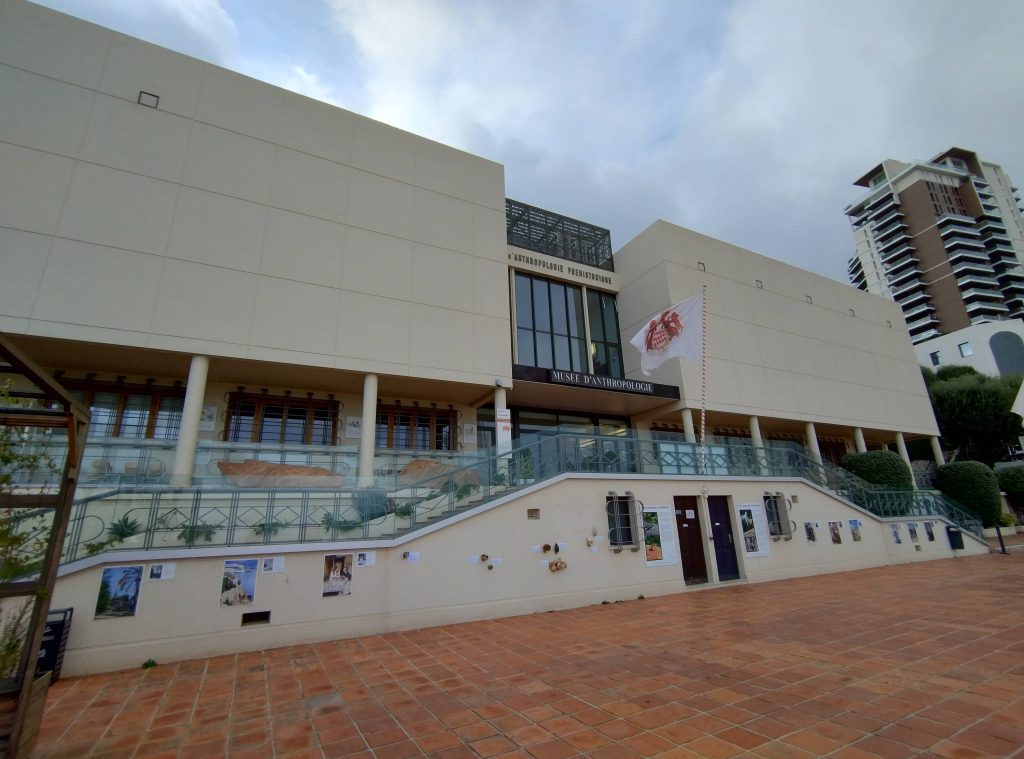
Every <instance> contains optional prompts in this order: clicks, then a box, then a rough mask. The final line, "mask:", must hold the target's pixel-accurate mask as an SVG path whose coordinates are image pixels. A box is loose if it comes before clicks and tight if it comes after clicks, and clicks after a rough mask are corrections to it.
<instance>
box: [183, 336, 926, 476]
mask: <svg viewBox="0 0 1024 759" xmlns="http://www.w3.org/2000/svg"><path fill="white" fill-rule="evenodd" d="M209 369H210V360H209V359H208V358H207V357H206V356H193V357H192V363H191V364H190V366H189V371H188V384H187V385H186V387H185V402H184V404H183V407H182V412H181V428H180V432H179V434H178V444H177V447H176V448H175V451H174V464H173V466H172V468H171V484H172V485H178V486H186V485H190V484H191V483H192V475H193V469H194V466H195V458H196V446H197V444H198V442H199V421H200V417H201V415H202V410H203V399H204V398H205V396H206V378H207V375H208V374H209ZM494 415H495V437H496V440H495V443H496V447H497V450H498V453H505V452H508V451H509V450H511V448H512V429H511V424H509V423H508V421H507V420H508V400H507V396H506V392H505V388H504V387H501V386H499V387H497V388H496V389H495V391H494ZM376 417H377V375H376V374H367V375H365V376H364V377H363V405H362V420H361V426H360V439H359V473H358V485H359V487H367V486H369V485H372V484H373V480H374V474H373V458H374V454H375V447H376V438H375V434H376V426H377V418H376ZM682 417H683V435H684V436H685V438H686V441H687V442H689V443H696V442H697V434H696V430H695V429H694V426H693V412H692V411H691V409H683V411H682ZM804 434H805V438H806V440H805V443H806V446H807V449H808V450H809V451H810V453H811V456H812V457H813V458H814V460H815V461H817V462H818V463H819V464H820V463H822V458H821V449H820V447H819V446H818V434H817V432H816V430H815V428H814V422H807V424H806V426H805V429H804ZM750 438H751V441H752V442H753V444H754V446H755V447H757V448H761V447H763V446H764V440H763V438H762V437H761V423H760V420H759V419H758V417H756V416H751V417H750ZM853 439H854V444H855V445H856V448H857V452H858V453H864V452H865V451H867V449H868V448H867V443H866V441H865V440H864V431H863V430H862V429H861V428H860V427H855V428H854V430H853ZM931 446H932V455H933V456H934V457H935V463H936V464H938V465H940V466H941V465H942V464H944V463H945V460H944V458H943V455H942V447H941V446H940V445H939V439H938V438H937V437H932V438H931ZM896 450H897V451H898V452H899V455H900V457H901V458H902V459H903V460H904V461H906V462H907V466H910V454H909V453H908V452H907V444H906V441H905V440H904V438H903V433H902V432H897V433H896Z"/></svg>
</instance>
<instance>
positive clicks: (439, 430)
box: [373, 404, 458, 451]
mask: <svg viewBox="0 0 1024 759" xmlns="http://www.w3.org/2000/svg"><path fill="white" fill-rule="evenodd" d="M401 417H408V419H409V421H408V425H407V430H406V432H405V433H403V432H402V430H403V428H405V427H406V425H404V424H402V423H401V422H400V418H401ZM423 421H425V422H426V425H425V426H423V425H421V422H423ZM457 423H458V417H457V413H456V411H455V409H451V408H436V407H433V406H384V405H382V404H378V406H377V414H376V417H375V421H374V433H373V434H374V446H375V447H376V448H377V449H382V448H384V449H389V450H412V451H454V450H457V449H458V439H457V438H458V430H457ZM445 427H447V431H448V432H447V437H446V436H445ZM382 433H383V434H382ZM424 441H425V442H426V445H420V444H419V443H422V442H424Z"/></svg>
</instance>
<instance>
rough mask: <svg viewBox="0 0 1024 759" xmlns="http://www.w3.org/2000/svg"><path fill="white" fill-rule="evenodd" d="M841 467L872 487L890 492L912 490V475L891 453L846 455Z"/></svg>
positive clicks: (895, 454) (896, 454)
mask: <svg viewBox="0 0 1024 759" xmlns="http://www.w3.org/2000/svg"><path fill="white" fill-rule="evenodd" d="M841 466H842V467H843V469H845V470H846V471H848V472H851V473H853V474H855V475H857V476H858V477H860V478H861V479H862V480H864V481H865V482H870V483H871V484H872V485H882V486H883V487H886V488H889V489H891V490H913V489H914V475H913V473H912V472H911V471H910V467H909V466H907V462H906V461H904V460H903V459H901V458H900V455H899V454H898V453H893V452H892V451H868V452H867V453H848V454H846V455H845V456H843V460H842V463H841Z"/></svg>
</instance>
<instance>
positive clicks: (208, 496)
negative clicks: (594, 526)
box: [62, 433, 982, 563]
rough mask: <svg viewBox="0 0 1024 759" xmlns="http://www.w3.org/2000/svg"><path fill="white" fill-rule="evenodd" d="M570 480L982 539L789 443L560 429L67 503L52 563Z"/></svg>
mask: <svg viewBox="0 0 1024 759" xmlns="http://www.w3.org/2000/svg"><path fill="white" fill-rule="evenodd" d="M570 472H589V473H600V474H609V475H616V474H639V475H649V476H661V475H683V476H699V477H716V476H731V477H784V478H800V479H805V480H808V481H810V482H812V483H815V484H817V485H819V486H821V487H823V488H825V489H827V490H829V491H831V492H833V493H835V494H836V495H838V496H840V497H842V498H845V499H846V500H849V501H851V502H852V503H855V504H857V505H858V506H860V507H861V508H863V509H865V510H866V511H869V512H870V513H872V514H875V515H876V516H879V517H883V518H891V517H936V518H941V519H946V520H948V521H950V522H952V523H953V524H956V525H958V526H959V527H961V529H964V530H966V531H968V532H970V533H973V534H975V535H977V536H979V537H980V536H981V535H982V531H981V522H980V521H979V520H978V519H977V518H976V517H974V516H973V515H972V514H970V513H969V512H967V511H966V510H965V509H964V508H963V507H962V506H960V505H959V504H957V503H956V502H954V501H952V500H951V499H949V498H947V497H946V496H944V495H942V494H941V493H938V492H935V491H893V490H886V489H884V488H881V487H879V486H875V485H871V484H869V483H867V482H865V481H864V480H861V479H860V478H858V477H856V476H855V475H853V474H851V473H850V472H847V471H846V470H844V469H840V468H838V467H835V466H832V465H830V464H819V463H817V462H816V461H814V460H813V459H812V458H811V457H810V456H809V455H808V454H807V452H806V450H805V449H803V448H802V447H801V446H799V445H796V444H794V443H781V444H780V443H769V444H767V445H766V446H764V447H763V448H754V447H753V446H752V445H751V444H750V442H749V441H735V440H732V441H730V442H727V443H718V442H715V443H708V444H707V445H706V446H704V447H703V448H701V446H699V445H697V444H695V443H687V442H684V441H663V440H640V439H637V438H628V437H617V436H600V435H576V434H568V433H566V434H559V435H554V436H552V437H548V438H543V439H541V440H539V441H537V442H534V443H530V444H529V445H525V446H521V447H519V448H515V449H513V450H511V451H509V452H508V453H503V454H500V455H499V454H496V455H492V456H490V457H485V458H481V459H479V460H477V461H475V462H474V463H472V464H469V465H466V466H462V467H459V468H455V469H452V470H450V471H448V472H446V473H444V474H443V475H437V474H434V475H432V476H431V477H429V478H427V479H425V480H423V481H420V482H415V483H411V484H404V485H401V484H400V485H395V484H394V483H393V482H391V483H389V485H390V486H389V487H377V488H369V489H361V490H357V489H349V490H338V489H329V488H316V487H291V488H241V487H237V486H231V487H224V486H217V487H209V486H205V485H195V486H193V487H187V488H172V487H170V486H166V485H141V486H132V487H121V488H117V489H115V490H111V491H108V492H104V493H100V494H97V495H93V496H90V497H87V498H83V499H81V500H79V501H76V503H75V507H74V511H73V513H72V518H71V524H70V526H69V529H68V538H67V540H66V542H65V546H64V554H63V557H62V561H63V562H64V563H70V562H74V561H78V560H80V559H83V558H85V557H88V556H91V555H94V554H97V553H101V552H107V551H120V550H139V549H142V550H148V549H172V548H203V547H215V546H245V545H253V546H258V545H274V544H283V543H290V544H294V543H316V542H337V541H346V542H349V541H378V540H393V539H395V538H398V537H401V536H404V535H408V534H411V533H415V532H418V531H421V530H423V529H425V528H427V527H430V526H432V525H435V524H438V523H440V522H443V521H446V520H450V519H452V518H454V517H457V516H459V515H460V514H464V513H466V512H469V511H472V510H474V509H477V508H479V507H480V506H482V505H485V504H487V503H491V502H493V501H494V500H496V499H498V498H502V497H505V496H508V495H511V494H513V493H516V492H519V491H521V490H523V489H524V488H527V487H530V486H532V485H534V484H536V483H539V482H544V481H546V480H550V479H552V478H553V477H556V476H558V475H560V474H565V473H570Z"/></svg>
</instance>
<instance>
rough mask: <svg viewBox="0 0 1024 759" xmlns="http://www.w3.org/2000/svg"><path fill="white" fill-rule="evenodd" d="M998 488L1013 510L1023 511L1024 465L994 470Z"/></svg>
mask: <svg viewBox="0 0 1024 759" xmlns="http://www.w3.org/2000/svg"><path fill="white" fill-rule="evenodd" d="M996 478H997V479H998V480H999V488H1000V489H1001V490H1002V491H1003V492H1004V493H1006V500H1008V501H1009V502H1010V506H1011V507H1012V508H1013V510H1014V511H1017V512H1022V511H1024V466H1010V467H1007V468H1006V469H1000V470H999V471H998V472H996Z"/></svg>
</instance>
